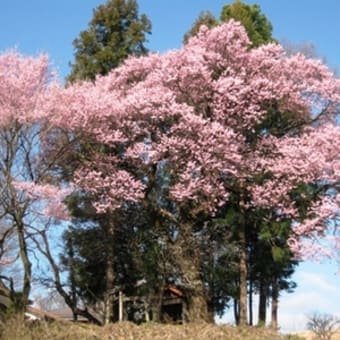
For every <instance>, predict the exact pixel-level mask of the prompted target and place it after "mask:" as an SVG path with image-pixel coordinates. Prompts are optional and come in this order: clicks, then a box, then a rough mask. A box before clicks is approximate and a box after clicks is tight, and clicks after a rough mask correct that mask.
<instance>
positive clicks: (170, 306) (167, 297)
mask: <svg viewBox="0 0 340 340" xmlns="http://www.w3.org/2000/svg"><path fill="white" fill-rule="evenodd" d="M184 309H185V298H184V294H183V292H182V291H181V290H180V289H178V288H177V287H175V286H171V285H167V286H165V287H164V293H163V299H162V307H161V315H160V316H161V317H160V319H161V322H164V323H183V322H184Z"/></svg>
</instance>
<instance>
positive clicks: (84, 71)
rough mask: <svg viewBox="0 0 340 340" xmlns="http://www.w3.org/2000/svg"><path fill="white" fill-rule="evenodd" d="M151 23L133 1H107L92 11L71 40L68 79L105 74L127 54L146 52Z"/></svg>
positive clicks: (73, 79) (90, 77)
mask: <svg viewBox="0 0 340 340" xmlns="http://www.w3.org/2000/svg"><path fill="white" fill-rule="evenodd" d="M150 33H151V22H150V20H149V19H148V18H147V16H146V15H145V14H142V15H140V14H139V13H138V4H137V1H136V0H107V1H106V3H105V4H103V5H99V6H98V7H97V8H96V9H95V10H94V12H93V18H92V20H91V21H90V22H89V27H88V29H87V30H84V31H82V32H80V35H79V37H78V38H76V39H75V40H74V42H73V46H74V49H75V62H74V63H71V73H70V75H69V76H68V81H70V82H73V81H75V80H77V79H92V80H93V79H94V78H95V77H96V75H97V74H101V75H104V74H107V73H108V72H109V71H110V70H111V69H113V68H115V67H117V66H118V65H119V64H120V63H121V62H122V61H123V60H124V59H126V58H127V57H128V56H129V55H135V56H139V55H143V54H145V53H147V48H146V47H145V43H146V42H147V38H146V35H147V34H150Z"/></svg>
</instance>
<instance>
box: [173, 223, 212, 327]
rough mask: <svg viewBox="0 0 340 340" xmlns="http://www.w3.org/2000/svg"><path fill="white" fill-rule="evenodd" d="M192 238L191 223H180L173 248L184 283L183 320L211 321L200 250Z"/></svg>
mask: <svg viewBox="0 0 340 340" xmlns="http://www.w3.org/2000/svg"><path fill="white" fill-rule="evenodd" d="M196 243H197V242H195V240H194V239H193V236H192V229H191V225H189V224H182V225H181V226H180V231H179V236H178V239H177V241H176V244H175V246H174V248H173V254H174V256H175V259H176V263H177V265H178V266H179V269H180V271H181V274H182V277H183V281H184V284H185V291H184V294H185V299H186V302H187V306H186V308H184V313H183V314H184V318H185V320H183V321H184V322H201V321H204V322H213V318H212V317H211V314H210V313H209V311H208V303H207V297H206V291H205V287H204V283H203V278H202V275H201V270H200V259H201V257H200V252H199V247H198V246H197V245H196Z"/></svg>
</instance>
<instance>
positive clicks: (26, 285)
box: [17, 221, 32, 310]
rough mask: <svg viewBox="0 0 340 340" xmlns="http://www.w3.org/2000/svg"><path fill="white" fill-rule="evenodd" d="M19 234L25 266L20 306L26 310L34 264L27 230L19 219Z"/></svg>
mask: <svg viewBox="0 0 340 340" xmlns="http://www.w3.org/2000/svg"><path fill="white" fill-rule="evenodd" d="M17 235H18V241H19V249H20V258H21V261H22V265H23V267H24V281H23V288H22V298H21V301H20V306H18V307H20V308H22V310H24V309H25V308H26V306H27V304H28V298H29V295H30V291H31V275H32V265H31V262H30V260H29V258H28V251H27V243H26V240H25V230H24V225H23V223H22V222H21V221H17Z"/></svg>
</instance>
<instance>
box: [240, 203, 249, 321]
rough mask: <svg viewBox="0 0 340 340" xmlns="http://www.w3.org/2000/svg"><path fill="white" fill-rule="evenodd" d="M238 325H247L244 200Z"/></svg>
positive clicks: (242, 208) (241, 226) (241, 219)
mask: <svg viewBox="0 0 340 340" xmlns="http://www.w3.org/2000/svg"><path fill="white" fill-rule="evenodd" d="M239 222H240V225H239V228H240V233H239V237H240V243H239V249H240V326H246V325H247V314H248V313H247V242H246V230H245V212H244V202H243V201H242V200H241V202H240V220H239Z"/></svg>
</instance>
